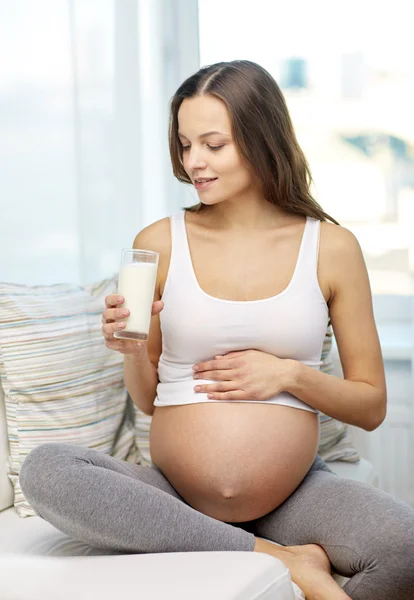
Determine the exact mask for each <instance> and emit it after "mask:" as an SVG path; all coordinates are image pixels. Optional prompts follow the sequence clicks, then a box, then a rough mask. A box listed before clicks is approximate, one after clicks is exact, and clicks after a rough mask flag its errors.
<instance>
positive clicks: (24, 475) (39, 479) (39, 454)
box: [19, 443, 72, 498]
mask: <svg viewBox="0 0 414 600" xmlns="http://www.w3.org/2000/svg"><path fill="white" fill-rule="evenodd" d="M71 448H72V447H71V446H70V444H58V443H47V444H40V446H37V447H36V448H34V449H33V450H31V452H29V454H28V455H27V457H26V458H25V459H24V461H23V463H22V466H21V469H20V475H19V483H20V487H21V489H22V491H23V494H24V495H25V496H26V498H28V497H29V496H33V494H34V493H35V492H36V490H37V489H39V488H43V487H44V485H45V481H46V480H47V479H48V478H49V476H50V475H51V472H52V471H54V470H55V469H56V467H57V464H58V462H59V461H60V460H61V459H62V456H65V455H67V454H68V451H70V450H71Z"/></svg>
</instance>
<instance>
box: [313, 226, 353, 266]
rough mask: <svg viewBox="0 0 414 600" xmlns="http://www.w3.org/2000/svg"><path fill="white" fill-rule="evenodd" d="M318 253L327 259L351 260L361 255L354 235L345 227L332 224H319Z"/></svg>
mask: <svg viewBox="0 0 414 600" xmlns="http://www.w3.org/2000/svg"><path fill="white" fill-rule="evenodd" d="M320 227H321V228H320V242H319V247H320V252H321V253H323V254H325V255H326V256H327V258H329V257H331V258H335V259H337V258H339V257H342V258H351V259H352V257H353V256H354V257H356V256H357V255H360V254H361V246H360V245H359V242H358V240H357V238H356V237H355V235H354V234H353V233H352V231H350V230H349V229H346V227H342V226H341V225H335V224H334V223H327V222H326V221H322V222H321V226H320Z"/></svg>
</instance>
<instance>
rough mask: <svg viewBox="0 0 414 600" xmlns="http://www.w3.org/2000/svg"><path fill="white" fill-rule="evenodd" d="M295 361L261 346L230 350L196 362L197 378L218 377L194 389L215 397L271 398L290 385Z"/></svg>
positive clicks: (195, 377) (217, 398)
mask: <svg viewBox="0 0 414 600" xmlns="http://www.w3.org/2000/svg"><path fill="white" fill-rule="evenodd" d="M295 364H296V361H294V360H289V359H282V358H278V357H277V356H274V354H268V353H267V352H262V351H260V350H241V351H238V352H229V353H228V354H225V355H220V356H215V357H214V360H209V361H206V362H201V363H197V364H196V365H194V366H193V370H194V379H196V380H197V379H213V380H217V383H210V384H202V385H196V386H195V387H194V389H195V391H196V392H204V393H207V394H208V398H212V399H214V400H259V401H262V400H269V398H272V397H273V396H276V395H277V394H280V392H282V391H284V390H286V388H287V387H288V386H289V383H290V382H291V381H292V378H293V376H294V368H295Z"/></svg>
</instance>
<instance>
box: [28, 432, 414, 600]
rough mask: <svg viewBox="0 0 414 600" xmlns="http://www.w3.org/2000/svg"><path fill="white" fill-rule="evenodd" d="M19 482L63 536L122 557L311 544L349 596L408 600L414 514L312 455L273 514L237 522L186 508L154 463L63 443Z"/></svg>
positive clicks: (413, 568) (31, 464)
mask: <svg viewBox="0 0 414 600" xmlns="http://www.w3.org/2000/svg"><path fill="white" fill-rule="evenodd" d="M20 483H21V486H22V489H23V493H24V494H25V496H26V498H27V500H28V501H29V502H30V504H31V505H32V507H33V508H34V510H35V511H36V512H37V514H38V515H39V516H40V517H42V518H43V519H45V520H46V521H49V522H50V523H52V525H54V526H55V527H57V528H58V529H59V530H61V531H63V532H64V533H66V534H67V535H69V536H70V537H72V538H75V539H77V540H80V541H83V542H86V543H87V544H90V545H91V546H94V547H97V548H106V549H108V553H111V551H113V552H114V553H116V552H121V553H125V554H129V553H147V552H151V553H154V552H200V551H216V550H226V551H247V552H252V551H253V549H254V546H255V541H256V540H255V536H257V537H263V538H266V539H269V540H272V541H275V542H278V543H280V544H283V545H284V546H295V545H303V544H313V543H314V544H319V545H320V546H322V548H323V549H324V550H325V552H326V554H327V555H328V556H329V559H330V561H331V563H332V565H333V567H334V570H335V571H336V572H338V573H339V574H341V575H344V576H346V577H350V580H349V581H348V582H347V583H346V586H345V588H344V590H345V591H346V592H347V594H348V595H349V596H351V598H352V599H353V600H394V599H395V600H413V599H414V510H413V509H411V508H410V507H409V506H408V505H407V504H404V503H403V502H400V501H398V500H396V499H394V498H393V497H392V496H390V495H388V494H386V493H385V492H382V491H380V490H378V489H376V488H373V487H371V486H368V485H365V484H362V483H359V482H356V481H351V480H348V479H342V478H340V477H338V476H337V475H335V474H333V473H332V472H331V471H330V470H329V469H328V467H327V466H326V464H325V463H324V462H323V461H322V460H321V459H320V458H319V457H317V458H316V460H315V462H314V464H313V465H312V467H311V469H310V470H309V472H308V473H307V475H306V477H305V478H304V480H303V481H302V483H301V484H300V485H299V486H298V488H297V489H296V490H295V492H294V493H293V494H292V495H291V496H290V497H289V498H288V499H287V500H286V501H285V502H284V503H283V504H282V505H281V506H279V507H278V508H276V509H275V510H273V511H272V512H270V513H269V514H267V515H265V516H264V517H260V518H259V519H255V520H253V521H248V522H245V523H225V522H222V521H218V520H216V519H213V518H211V517H208V516H206V515H204V514H203V513H201V512H198V511H197V510H195V509H193V508H192V507H191V506H190V505H189V504H188V503H187V502H185V500H184V499H183V498H182V497H181V496H180V495H179V494H178V493H177V492H176V491H175V489H174V488H173V487H172V486H171V484H170V483H169V482H168V480H167V479H166V478H165V477H164V475H163V474H162V472H161V471H160V470H159V469H158V467H156V466H155V465H153V466H152V467H143V466H140V465H133V464H130V463H127V462H125V461H122V460H119V459H115V458H112V457H110V456H108V455H106V454H104V453H102V452H98V451H96V450H90V449H86V448H81V447H78V446H73V445H69V444H43V445H41V446H39V447H37V448H35V449H34V450H32V452H31V453H30V454H29V456H28V457H27V458H26V460H25V461H24V463H23V466H22V469H21V475H20Z"/></svg>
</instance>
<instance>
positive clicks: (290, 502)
mask: <svg viewBox="0 0 414 600" xmlns="http://www.w3.org/2000/svg"><path fill="white" fill-rule="evenodd" d="M169 137H170V152H171V160H172V167H173V171H174V174H175V176H176V177H177V178H178V179H179V180H180V181H183V182H186V183H188V184H192V185H193V186H194V187H195V189H196V190H197V193H198V199H199V203H198V204H197V205H196V206H194V207H191V208H189V209H186V210H183V211H181V212H179V213H177V214H174V215H172V216H171V217H170V218H165V219H161V220H160V221H157V222H156V223H153V224H152V225H150V226H149V227H146V228H145V229H143V230H142V231H141V232H140V233H139V234H138V235H137V236H136V239H135V242H134V248H141V249H146V250H152V251H156V252H158V253H159V255H160V261H159V269H158V276H157V283H156V294H155V299H154V304H153V317H152V320H151V329H150V335H149V339H148V342H146V343H145V342H140V343H136V342H133V341H125V340H120V339H115V338H114V337H113V334H114V332H116V331H120V330H122V328H123V327H124V326H125V319H127V318H128V312H127V311H126V312H125V311H124V310H123V309H122V308H121V307H120V305H122V303H123V298H122V297H118V296H116V295H111V296H108V297H107V298H106V306H107V308H106V310H105V311H104V313H103V319H102V320H103V334H104V337H105V343H106V345H107V347H108V348H111V349H112V350H114V351H117V352H121V353H122V354H124V355H125V362H124V372H125V383H126V386H127V388H128V391H129V393H130V395H131V397H132V399H133V401H134V402H135V404H136V406H137V407H139V408H140V409H141V410H142V411H143V412H144V413H146V414H147V415H152V425H151V434H150V448H151V458H152V461H153V464H152V466H151V467H145V466H141V465H131V464H129V463H126V462H124V461H121V460H118V459H115V458H112V457H110V456H107V455H105V454H103V453H100V452H97V451H94V450H89V449H83V448H79V447H76V446H70V445H64V444H62V445H61V444H52V445H50V444H48V445H43V446H40V447H38V448H36V449H35V450H33V451H32V453H31V454H30V455H29V457H28V458H27V459H26V461H25V462H24V464H23V468H22V472H21V478H20V480H21V485H22V488H23V492H24V494H25V495H26V497H27V499H28V500H29V502H30V503H31V504H32V506H33V507H34V508H35V510H36V511H37V512H38V514H39V515H40V516H42V517H43V518H44V519H46V520H48V521H50V522H51V523H52V524H53V525H55V526H56V527H58V528H59V529H61V530H62V531H64V532H66V533H67V534H69V535H71V536H72V537H75V538H77V539H80V540H83V541H85V542H87V543H90V544H91V545H93V546H97V547H101V548H107V549H108V550H117V551H121V552H125V553H129V552H134V553H138V552H182V551H216V550H226V551H246V552H253V551H256V552H265V553H268V554H271V555H273V556H275V557H277V558H279V559H280V560H282V561H283V562H284V564H285V565H286V566H287V567H288V568H289V569H290V572H291V576H292V579H293V581H295V582H296V583H297V584H298V585H299V586H300V587H301V588H302V589H303V591H304V592H305V594H306V597H307V598H308V600H342V599H346V598H352V599H353V600H390V599H391V598H395V599H396V600H410V599H412V598H414V511H413V510H412V509H411V508H410V507H409V506H408V505H406V504H404V503H403V502H399V501H397V500H396V499H394V498H393V497H392V496H390V495H388V494H386V493H384V492H382V491H380V490H377V489H375V488H372V487H370V486H367V485H364V484H361V483H359V482H355V481H351V480H345V479H342V478H340V477H338V476H336V475H335V474H333V473H332V472H331V471H330V470H329V469H328V467H327V466H326V465H325V463H324V462H323V461H322V460H321V459H320V458H319V457H318V456H317V448H318V436H319V419H318V411H322V412H324V413H326V414H328V415H330V416H332V417H333V418H335V419H339V420H341V421H344V422H346V423H350V424H353V425H356V426H358V427H362V428H363V429H366V430H368V431H371V430H373V429H375V428H376V427H378V426H379V425H380V424H381V422H382V421H383V419H384V417H385V414H386V387H385V379H384V369H383V363H382V358H381V350H380V345H379V341H378V335H377V331H376V327H375V323H374V318H373V311H372V298H371V292H370V287H369V281H368V276H367V271H366V267H365V264H364V260H363V257H362V253H361V250H360V247H359V244H358V242H357V240H356V239H355V237H354V236H353V234H352V233H351V232H350V231H348V230H346V229H344V228H342V227H340V226H339V225H338V224H337V223H336V221H334V219H332V218H331V217H329V215H327V214H326V213H325V212H324V211H323V210H322V208H321V207H320V206H319V205H318V204H317V202H316V201H315V200H314V199H313V198H312V196H311V194H310V189H309V187H310V173H309V169H308V166H307V162H306V159H305V157H304V155H303V153H302V151H301V149H300V147H299V144H298V142H297V140H296V137H295V134H294V130H293V126H292V123H291V120H290V116H289V113H288V110H287V107H286V104H285V101H284V98H283V95H282V93H281V91H280V89H279V87H278V86H277V84H276V82H275V81H274V79H273V78H272V77H271V76H270V75H269V74H268V73H267V72H266V71H265V70H264V69H263V68H261V67H260V66H258V65H256V64H254V63H252V62H249V61H234V62H230V63H219V64H216V65H212V66H209V67H206V68H203V69H201V70H200V71H198V72H197V73H196V74H194V75H193V76H191V77H189V78H188V79H187V80H186V81H185V82H184V83H183V84H182V85H181V86H180V88H179V89H178V90H177V92H176V94H175V96H174V97H173V99H172V104H171V120H170V134H169ZM338 185H340V182H338ZM328 221H331V222H330V223H329V222H328ZM329 319H330V320H331V322H332V324H333V328H334V332H335V336H336V340H337V343H338V347H339V351H340V356H341V361H342V365H343V369H344V376H345V379H343V380H342V379H339V378H336V377H333V376H331V375H327V374H324V373H322V372H320V371H319V366H320V358H321V352H322V345H323V340H324V336H325V333H326V329H327V324H328V321H329ZM51 481H52V483H53V490H54V493H53V494H51V493H50V492H49V491H48V485H51V483H50V482H51ZM46 482H48V484H47V483H46ZM272 541H274V542H277V543H279V544H283V546H277V545H275V544H273V543H272ZM331 569H334V570H335V571H336V572H338V573H340V574H342V575H345V576H347V577H349V578H350V580H349V581H348V582H347V584H346V586H345V588H344V589H341V588H340V587H339V586H338V585H337V583H336V582H335V581H334V579H333V578H332V576H331Z"/></svg>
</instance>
